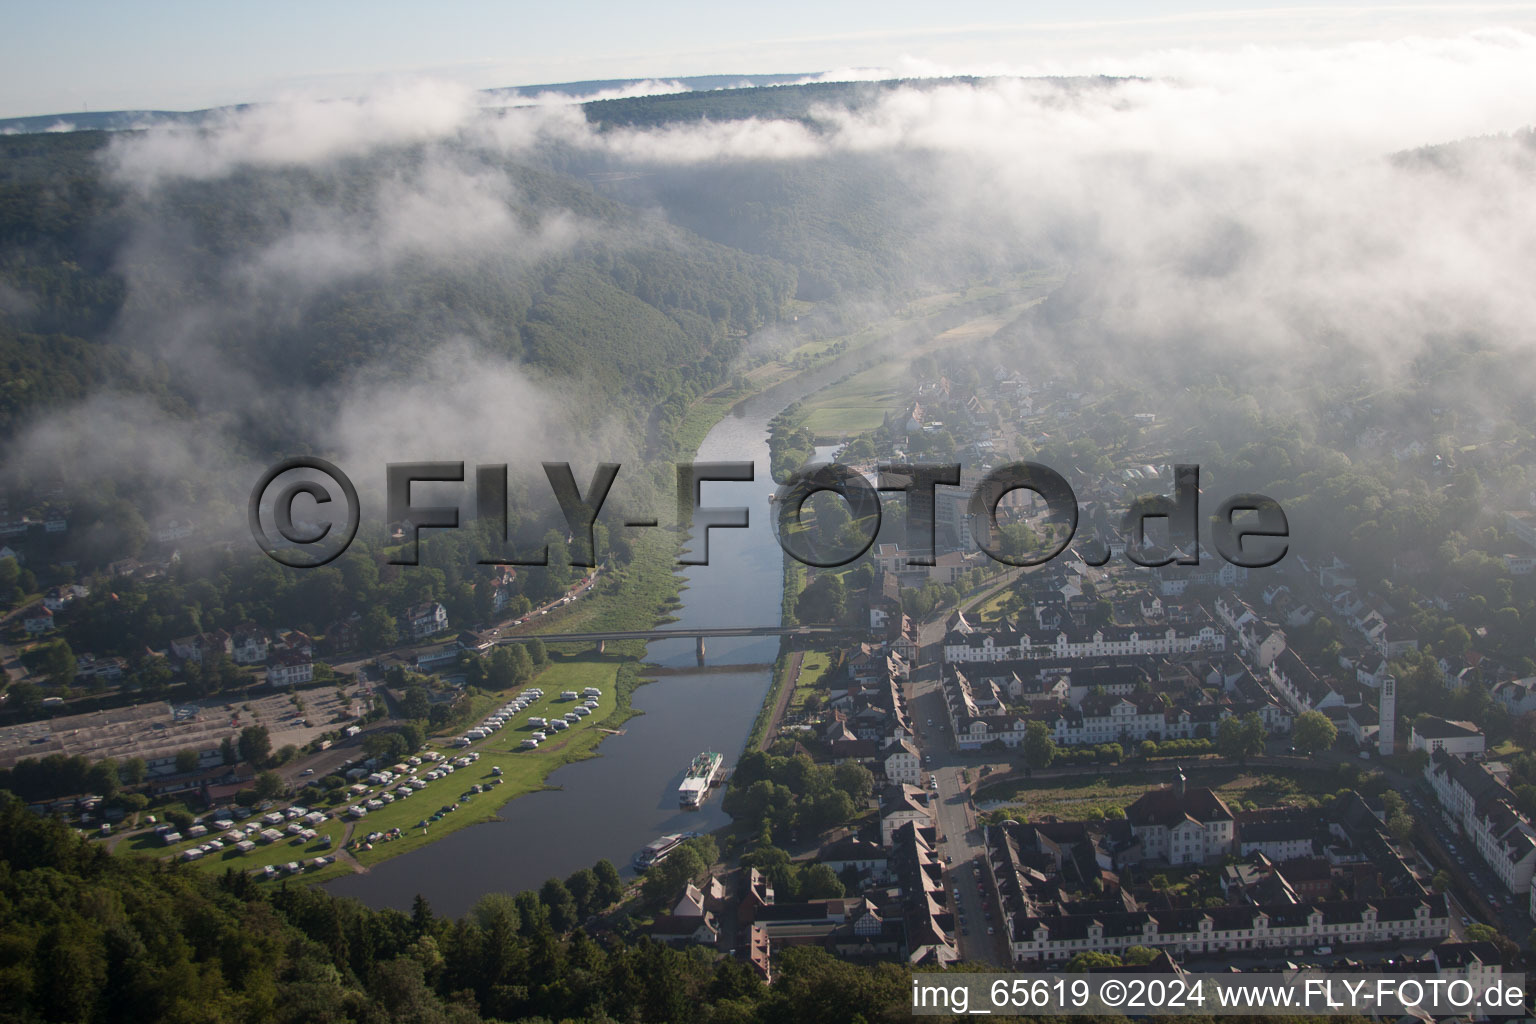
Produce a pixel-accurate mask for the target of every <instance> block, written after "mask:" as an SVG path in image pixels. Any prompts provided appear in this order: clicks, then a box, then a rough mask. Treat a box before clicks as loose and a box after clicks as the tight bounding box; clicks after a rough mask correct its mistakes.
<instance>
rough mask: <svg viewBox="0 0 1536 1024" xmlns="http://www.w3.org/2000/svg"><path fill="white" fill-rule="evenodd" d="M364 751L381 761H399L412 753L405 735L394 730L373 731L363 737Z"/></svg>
mask: <svg viewBox="0 0 1536 1024" xmlns="http://www.w3.org/2000/svg"><path fill="white" fill-rule="evenodd" d="M363 752H364V753H366V754H367V755H368V756H369V757H377V758H379V759H380V760H381V761H398V760H400V759H401V758H402V757H404V756H406V755H407V754H409V753H410V749H409V748H408V747H407V746H406V742H405V737H403V736H401V735H400V734H399V733H398V732H395V731H393V730H391V731H389V732H371V733H369V734H368V735H367V736H364V737H363Z"/></svg>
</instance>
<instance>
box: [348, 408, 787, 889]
mask: <svg viewBox="0 0 1536 1024" xmlns="http://www.w3.org/2000/svg"><path fill="white" fill-rule="evenodd" d="M815 386H816V385H814V384H809V383H807V384H805V385H802V386H801V387H800V388H796V389H793V390H792V391H784V390H779V391H777V392H776V393H775V394H774V395H772V396H769V395H764V396H760V398H759V399H758V400H754V401H750V402H748V403H745V404H744V405H743V406H742V407H739V408H738V409H737V410H736V412H735V414H733V415H729V416H727V417H726V418H725V419H723V420H722V421H720V423H718V424H716V426H715V427H714V429H713V430H711V431H710V432H709V435H708V436H707V437H706V438H705V439H704V443H703V444H702V445H701V446H700V448H699V454H698V461H700V462H710V461H718V462H725V461H730V462H744V461H746V460H748V459H750V460H752V462H753V463H754V465H755V467H756V468H755V471H754V473H755V477H756V479H755V480H754V481H753V482H752V483H730V482H711V483H706V484H704V488H703V499H702V504H703V505H705V506H725V507H733V506H735V507H745V508H746V509H747V510H748V515H749V517H750V522H749V526H748V528H747V529H745V530H736V529H715V530H711V531H710V534H709V563H710V564H709V565H704V566H689V567H686V568H685V569H684V571H683V573H682V575H683V577H684V579H685V581H686V584H687V586H686V589H684V590H683V591H682V594H681V597H682V601H683V605H682V607H681V608H680V609H679V610H678V611H677V613H676V615H677V619H678V621H677V622H675V623H669V624H668V628H685V627H688V626H776V625H778V624H779V621H780V619H779V613H780V605H781V600H782V596H783V561H782V555H781V553H780V549H779V545H778V542H777V541H776V540H775V539H774V535H773V529H772V526H771V523H770V519H769V517H770V515H771V512H772V506H771V505H769V503H768V494H769V493H770V492H771V491H772V490H773V481H772V478H771V477H770V475H769V466H768V443H767V432H768V420H770V419H771V418H772V417H773V416H774V415H776V414H777V413H778V411H779V410H780V409H782V408H783V407H784V406H785V405H787V404H788V403H789V402H790V401H793V400H794V399H795V398H797V397H800V396H801V395H802V394H804V393H806V392H808V391H809V390H811V388H813V387H815ZM698 543H699V540H698V538H697V537H696V538H695V539H694V540H693V541H692V542H691V545H697V544H698ZM708 645H709V646H708V654H707V657H706V661H707V662H708V663H711V664H717V665H760V664H767V663H771V662H772V661H773V660H774V658H776V657H777V656H778V647H779V641H778V638H777V637H727V638H721V639H711V640H710V641H709V642H708ZM647 657H648V659H649V660H650V661H652V662H654V663H655V664H657V665H662V666H669V667H679V668H682V667H691V666H695V665H696V664H697V661H696V654H695V651H694V644H693V641H692V640H663V641H658V642H656V643H653V644H651V645H650V646H649V648H648V651H647ZM770 681H771V673H770V672H768V671H766V670H763V669H757V670H742V671H719V672H703V673H699V674H688V675H675V676H674V675H663V676H661V677H660V678H658V679H657V680H656V681H655V682H651V683H646V684H645V685H643V686H640V687H638V688H637V689H636V690H635V691H634V696H633V703H634V707H635V709H636V710H638V711H640V712H643V713H642V714H640V715H637V716H635V717H633V718H631V719H630V720H629V721H628V722H626V723H625V724H624V733H623V735H619V736H610V737H608V738H607V739H605V740H604V741H603V742H602V744H601V745H600V746H599V748H598V754H599V756H598V757H595V758H589V759H588V760H585V761H578V762H576V763H574V764H568V765H564V766H562V767H561V768H558V769H556V770H555V772H554V773H553V774H552V775H550V777H549V779H548V784H549V785H550V786H554V787H558V788H557V789H554V790H544V791H540V792H537V793H530V794H527V795H526V796H522V797H518V798H517V799H515V800H513V801H512V802H511V803H509V804H507V805H506V806H505V807H503V808H502V810H501V818H502V820H500V821H493V822H489V823H487V824H483V825H476V826H473V827H471V828H467V829H462V830H460V831H458V832H455V833H453V834H452V835H449V836H445V837H444V838H442V839H441V840H438V841H437V842H434V843H432V844H430V845H428V846H424V847H422V848H421V849H419V850H415V851H412V852H411V853H407V854H403V855H401V856H399V857H394V858H391V859H390V860H387V861H384V862H383V863H381V864H378V865H376V866H374V867H373V868H372V869H371V870H370V871H369V872H368V873H367V874H359V875H349V876H347V877H344V878H340V879H337V880H336V881H334V882H331V883H330V884H329V885H328V886H327V888H328V889H329V890H330V891H331V892H332V893H335V894H336V895H339V896H354V897H357V898H358V899H360V900H362V901H363V902H364V903H367V904H369V905H370V906H373V907H396V908H398V909H401V910H409V909H410V905H411V902H412V900H413V899H414V898H415V896H416V894H417V893H420V894H421V895H422V896H425V897H426V898H427V901H428V902H430V903H431V904H432V907H433V909H434V910H436V911H437V912H439V913H443V914H449V915H452V916H455V917H457V916H459V915H462V914H463V913H464V912H465V911H467V910H468V909H469V908H470V907H472V906H473V905H474V903H475V901H476V900H477V899H479V898H480V896H482V895H483V894H485V893H487V892H492V891H497V890H503V891H508V892H516V891H518V890H520V889H530V888H537V887H538V886H539V885H541V884H543V882H544V881H545V880H546V879H548V878H550V877H559V878H564V877H566V876H567V875H569V874H570V873H571V872H572V871H575V870H576V869H578V868H582V867H590V866H591V865H592V864H594V863H596V862H597V861H598V860H599V859H601V858H604V857H606V858H607V859H609V860H611V861H613V863H614V864H616V865H617V866H618V867H619V868H620V869H621V870H623V871H624V872H625V873H626V874H628V873H629V871H630V869H629V862H630V858H631V857H632V856H633V855H634V853H635V852H636V851H637V850H639V849H640V847H642V846H644V845H645V844H646V843H648V842H650V841H651V840H652V839H655V838H656V837H657V836H659V835H663V834H665V833H667V832H681V831H700V832H703V831H709V830H711V829H715V828H718V827H720V826H721V825H724V824H726V823H728V822H729V821H730V818H729V816H728V815H726V814H725V812H723V811H722V810H720V795H719V791H718V790H717V791H715V792H714V793H713V794H712V795H711V796H710V798H709V800H708V801H706V802H705V804H704V806H703V807H702V808H701V809H700V810H697V811H681V810H679V809H678V806H677V787H678V784H679V783H680V782H682V779H683V772H684V770H685V769H686V768H687V767H688V762H689V761H690V760H692V759H693V756H694V755H695V754H697V753H698V752H699V751H701V750H718V751H720V752H721V753H723V754H724V755H725V757H726V767H729V766H731V765H733V764H734V763H735V761H736V758H737V757H738V755H739V754H740V752H741V749H742V745H743V744H744V743H745V742H746V737H747V733H748V731H750V729H751V728H752V722H753V720H754V719H755V718H756V717H757V712H758V710H759V708H760V707H761V706H762V703H763V700H764V698H765V697H766V695H767V692H768V685H769V683H770Z"/></svg>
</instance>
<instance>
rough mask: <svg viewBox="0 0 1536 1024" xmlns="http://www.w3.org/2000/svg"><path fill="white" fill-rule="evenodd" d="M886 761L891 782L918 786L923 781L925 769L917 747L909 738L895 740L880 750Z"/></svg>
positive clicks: (887, 774)
mask: <svg viewBox="0 0 1536 1024" xmlns="http://www.w3.org/2000/svg"><path fill="white" fill-rule="evenodd" d="M880 758H881V760H882V761H884V763H885V777H886V778H887V779H888V780H890V781H891V782H898V783H901V782H904V783H907V784H908V785H912V786H916V785H919V784H920V783H921V782H922V776H923V769H922V761H921V756H920V755H919V754H918V752H917V747H915V746H913V745H912V741H911V740H908V739H899V740H893V741H891V742H890V743H888V744H886V746H885V748H884V749H883V750H881V751H880Z"/></svg>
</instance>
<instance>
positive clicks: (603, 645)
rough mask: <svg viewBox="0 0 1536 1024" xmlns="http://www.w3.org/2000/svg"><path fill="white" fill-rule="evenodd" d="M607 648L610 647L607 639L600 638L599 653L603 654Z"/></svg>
mask: <svg viewBox="0 0 1536 1024" xmlns="http://www.w3.org/2000/svg"><path fill="white" fill-rule="evenodd" d="M607 648H608V641H607V640H599V641H598V642H597V653H598V654H602V653H603V651H605V650H606V649H607Z"/></svg>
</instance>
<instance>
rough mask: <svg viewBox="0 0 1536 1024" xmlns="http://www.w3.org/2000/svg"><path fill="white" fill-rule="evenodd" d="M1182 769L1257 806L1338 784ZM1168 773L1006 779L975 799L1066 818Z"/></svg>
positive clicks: (1023, 813)
mask: <svg viewBox="0 0 1536 1024" xmlns="http://www.w3.org/2000/svg"><path fill="white" fill-rule="evenodd" d="M1185 771H1186V773H1187V774H1189V776H1190V784H1191V785H1194V786H1209V787H1210V788H1212V789H1214V790H1215V791H1216V792H1217V793H1218V794H1220V795H1221V797H1222V799H1224V800H1226V801H1228V802H1229V803H1230V802H1232V801H1242V802H1243V803H1245V804H1247V803H1253V804H1256V805H1258V806H1261V807H1269V806H1274V805H1277V804H1296V803H1304V802H1306V801H1307V800H1309V799H1310V798H1318V797H1323V796H1327V795H1329V794H1331V793H1333V792H1335V791H1336V790H1338V789H1339V788H1340V783H1339V782H1338V781H1337V780H1336V779H1335V778H1334V777H1333V775H1332V773H1331V772H1299V773H1296V774H1293V775H1281V774H1276V773H1275V772H1273V771H1269V770H1259V769H1251V768H1240V767H1238V766H1236V765H1231V764H1223V765H1222V766H1220V767H1216V768H1209V769H1207V768H1192V766H1191V765H1189V764H1188V763H1186V764H1185ZM1172 777H1173V765H1172V763H1170V764H1168V765H1167V767H1165V768H1156V769H1152V770H1150V771H1134V772H1126V773H1124V774H1115V775H1106V774H1098V773H1096V772H1095V771H1094V769H1092V768H1084V769H1083V770H1082V774H1081V775H1080V776H1073V777H1071V778H1052V779H1040V780H1028V779H1017V780H1011V781H1009V782H1005V783H1002V784H1000V785H999V786H998V787H996V788H994V789H988V790H984V791H983V792H982V793H980V794H979V795H978V801H979V802H981V803H984V804H988V805H991V804H992V803H993V802H1000V803H1001V804H1002V806H1001V807H999V808H997V809H996V810H994V811H993V812H992V813H993V814H997V812H998V811H1001V812H1003V813H1001V814H997V816H998V817H1005V818H1006V817H1011V818H1015V819H1017V820H1019V821H1038V820H1040V819H1041V818H1042V817H1043V816H1045V815H1048V814H1054V815H1056V816H1058V817H1061V818H1064V819H1066V820H1069V821H1071V820H1076V819H1078V818H1080V817H1082V816H1083V815H1084V814H1085V813H1086V814H1088V815H1090V816H1091V815H1093V814H1094V813H1095V812H1097V811H1103V810H1107V809H1109V808H1119V809H1120V810H1124V809H1125V808H1126V807H1127V806H1129V805H1130V804H1132V803H1135V802H1136V798H1137V797H1139V796H1141V795H1142V794H1143V793H1145V792H1146V791H1147V790H1148V789H1151V788H1153V787H1156V786H1159V785H1162V784H1164V783H1166V782H1168V781H1169V780H1170V779H1171V778H1172Z"/></svg>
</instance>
